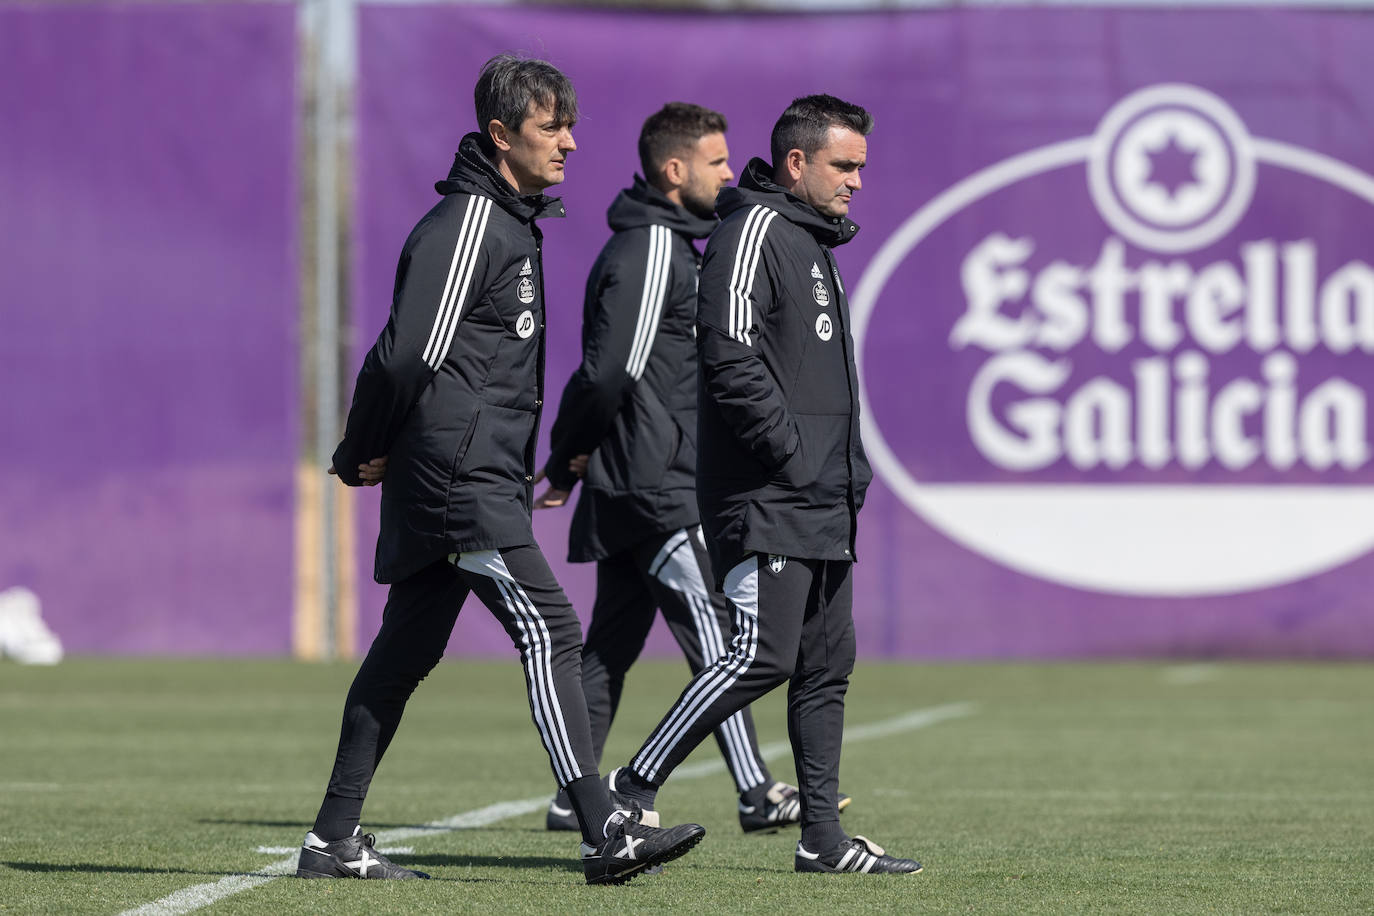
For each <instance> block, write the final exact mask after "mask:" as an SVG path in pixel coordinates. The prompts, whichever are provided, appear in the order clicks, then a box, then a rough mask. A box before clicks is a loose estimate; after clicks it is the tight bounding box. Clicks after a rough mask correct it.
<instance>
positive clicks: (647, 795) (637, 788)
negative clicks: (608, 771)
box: [614, 767, 658, 811]
mask: <svg viewBox="0 0 1374 916" xmlns="http://www.w3.org/2000/svg"><path fill="white" fill-rule="evenodd" d="M614 778H615V791H616V792H617V793H619V794H621V795H623V796H625V797H626V798H628V799H630V800H631V801H636V802H639V804H640V805H641V806H643V807H645V808H647V809H649V810H650V811H652V810H653V808H654V799H656V798H657V797H658V786H656V785H654V784H653V783H651V782H649V780H647V779H644V778H643V777H641V776H640V775H639V774H638V773H636V772H635V771H634V770H632V769H630V768H629V767H620V768H618V769H617V770H615V771H614Z"/></svg>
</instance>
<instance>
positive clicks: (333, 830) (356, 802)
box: [311, 792, 363, 843]
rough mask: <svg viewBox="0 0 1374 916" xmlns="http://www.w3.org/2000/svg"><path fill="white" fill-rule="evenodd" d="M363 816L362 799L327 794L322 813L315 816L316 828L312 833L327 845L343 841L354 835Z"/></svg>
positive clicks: (321, 806) (313, 828) (321, 807)
mask: <svg viewBox="0 0 1374 916" xmlns="http://www.w3.org/2000/svg"><path fill="white" fill-rule="evenodd" d="M362 816H363V800H362V799H361V798H346V797H344V796H342V795H335V794H334V793H333V792H326V793H325V795H324V802H323V803H321V805H320V812H319V813H318V814H316V815H315V826H314V827H312V828H311V833H313V834H315V836H317V837H319V838H320V839H322V840H324V841H325V842H326V843H332V842H334V841H335V840H342V839H344V838H345V837H350V836H352V835H353V828H354V827H357V826H358V821H360V820H361V819H362Z"/></svg>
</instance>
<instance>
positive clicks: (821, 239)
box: [716, 157, 859, 248]
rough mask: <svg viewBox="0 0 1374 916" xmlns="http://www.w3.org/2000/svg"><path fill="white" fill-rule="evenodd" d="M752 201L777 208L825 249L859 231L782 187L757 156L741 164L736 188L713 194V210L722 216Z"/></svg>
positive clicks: (838, 243) (746, 205) (846, 221)
mask: <svg viewBox="0 0 1374 916" xmlns="http://www.w3.org/2000/svg"><path fill="white" fill-rule="evenodd" d="M754 204H762V205H763V206H765V207H768V208H769V209H771V210H776V211H777V212H778V213H780V214H781V215H782V216H783V217H785V218H786V219H787V220H788V222H791V223H794V224H796V225H797V226H800V227H801V228H803V229H805V230H806V231H807V232H809V233H811V235H812V237H814V238H815V240H816V241H817V242H818V243H820V244H822V245H825V246H826V247H828V248H834V247H835V246H837V245H843V244H845V243H846V242H848V241H849V240H851V239H852V238H854V236H855V235H857V234H858V232H859V227H858V226H857V225H856V224H855V223H854V222H852V221H851V220H849V219H848V218H846V217H843V216H826V215H825V214H823V213H821V212H820V211H819V210H817V209H816V208H815V207H813V206H811V205H810V204H808V203H806V202H805V201H804V200H802V199H801V198H800V197H798V196H797V195H795V194H793V193H791V192H790V191H785V190H783V189H782V188H781V187H780V186H778V185H777V184H776V183H774V181H773V169H772V168H771V167H770V166H769V165H768V163H766V162H764V161H763V160H762V159H759V158H757V157H756V158H754V159H751V160H749V164H748V165H747V166H745V167H744V173H743V174H742V175H740V179H739V187H737V188H721V191H720V194H718V195H717V196H716V212H717V213H719V214H720V215H721V216H722V217H724V216H728V215H729V214H731V213H733V212H734V211H736V210H739V209H741V208H743V207H749V206H753V205H754Z"/></svg>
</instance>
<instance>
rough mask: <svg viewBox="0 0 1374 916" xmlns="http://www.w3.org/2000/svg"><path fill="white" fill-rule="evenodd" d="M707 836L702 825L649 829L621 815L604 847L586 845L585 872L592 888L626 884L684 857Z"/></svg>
mask: <svg viewBox="0 0 1374 916" xmlns="http://www.w3.org/2000/svg"><path fill="white" fill-rule="evenodd" d="M704 836H706V828H705V827H702V826H701V825H700V824H678V825H677V826H676V827H668V828H666V829H665V828H659V827H649V826H646V825H644V824H641V823H637V822H636V821H634V820H633V819H631V818H629V817H627V816H625V815H624V814H623V813H620V814H618V815H617V816H616V817H615V823H614V825H613V826H612V827H611V833H610V836H608V837H606V839H605V840H603V841H602V843H601V845H600V846H592V845H590V844H588V843H583V844H582V870H583V872H584V873H585V874H586V875H587V883H588V884H624V883H625V882H626V881H629V880H630V879H631V878H633V877H634V876H635V875H637V874H639V873H640V872H642V871H646V870H648V869H650V868H654V867H656V866H659V865H662V864H663V863H664V862H671V861H672V860H673V859H676V858H677V857H678V856H681V855H683V854H684V853H686V852H687V850H689V849H691V848H692V847H693V846H695V845H696V844H698V843H700V842H701V838H702V837H704Z"/></svg>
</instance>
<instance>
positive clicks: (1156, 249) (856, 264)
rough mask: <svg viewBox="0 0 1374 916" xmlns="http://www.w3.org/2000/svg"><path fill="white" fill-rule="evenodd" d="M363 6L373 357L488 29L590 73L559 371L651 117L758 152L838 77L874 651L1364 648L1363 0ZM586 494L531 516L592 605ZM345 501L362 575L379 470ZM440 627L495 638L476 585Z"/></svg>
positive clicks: (368, 595) (1314, 652) (1367, 297)
mask: <svg viewBox="0 0 1374 916" xmlns="http://www.w3.org/2000/svg"><path fill="white" fill-rule="evenodd" d="M359 36H360V48H359V50H360V58H359V67H360V71H359V96H358V118H359V121H358V123H359V149H358V171H357V175H358V188H357V198H356V207H357V209H356V221H355V225H356V226H357V236H356V258H355V274H354V278H353V279H354V283H353V291H354V296H353V301H354V303H355V328H354V333H355V342H356V345H357V358H359V359H360V358H361V354H362V352H364V351H365V349H366V347H367V346H369V345H370V344H371V341H372V339H373V338H374V337H375V334H376V332H377V330H378V329H379V328H380V327H381V325H382V323H383V322H384V321H385V316H386V310H387V308H388V305H389V300H390V292H391V284H392V278H393V271H394V267H395V258H396V254H397V252H398V250H399V247H400V244H401V242H402V241H403V239H404V238H405V236H406V234H407V232H408V231H409V229H410V227H411V226H412V225H413V224H414V222H415V221H416V220H417V219H418V217H419V216H420V215H421V214H423V213H424V212H425V210H427V209H428V207H429V206H431V204H432V202H433V200H434V194H433V191H432V183H433V181H434V180H435V179H436V178H438V177H441V176H442V175H443V174H445V172H446V170H447V168H448V166H449V163H450V161H451V157H452V153H453V150H454V149H455V148H456V146H457V143H458V140H459V138H460V137H461V135H462V134H463V133H465V132H467V131H469V130H471V129H473V127H474V124H473V114H472V100H471V99H472V96H471V87H472V84H473V81H474V79H475V76H476V73H477V70H478V68H479V67H480V65H481V63H482V62H483V61H484V60H485V59H486V58H487V57H489V56H490V55H491V54H493V53H496V52H498V51H502V50H523V51H527V52H531V53H534V54H537V55H538V56H542V57H546V58H548V59H549V60H551V61H553V62H554V63H555V64H557V65H558V66H559V67H560V68H562V69H563V70H564V71H565V72H566V73H567V74H568V75H569V76H570V77H571V78H572V80H573V82H574V84H575V85H576V86H577V88H578V91H579V99H580V104H581V108H582V115H583V117H582V121H581V122H580V123H579V124H578V125H577V128H576V131H575V136H576V139H577V142H578V145H579V149H578V151H577V152H576V153H574V154H573V156H572V157H571V159H570V160H569V166H568V170H567V174H568V178H567V181H566V183H565V184H564V185H562V186H560V187H559V188H558V189H557V193H559V194H560V195H561V196H563V198H564V200H565V202H566V204H567V210H568V217H567V218H566V219H565V220H561V221H555V222H551V223H550V224H547V225H546V227H545V231H546V234H547V239H548V241H547V243H546V247H545V258H546V260H545V276H546V278H547V280H546V296H547V300H548V309H549V317H548V327H549V343H548V378H549V384H550V390H549V391H548V393H547V395H546V402H547V403H549V404H556V403H557V402H558V394H559V390H560V388H561V385H562V383H563V382H564V381H565V380H566V379H567V377H568V375H569V374H570V373H571V372H572V370H573V369H574V367H575V366H576V364H577V361H578V340H579V328H578V321H579V316H580V313H581V295H582V285H583V281H584V279H585V276H586V272H587V270H588V268H589V267H590V265H591V263H592V261H593V259H594V257H595V255H596V253H597V251H598V249H599V248H600V246H601V244H602V243H603V242H604V240H605V238H606V237H607V234H608V230H607V228H606V225H605V218H604V215H605V210H606V207H607V205H608V204H609V203H610V201H611V199H612V198H613V197H614V195H615V193H616V192H617V190H618V189H620V188H621V187H624V186H626V185H627V184H628V183H629V181H630V177H631V175H632V173H633V172H634V171H635V170H636V169H637V162H636V156H635V139H636V137H637V135H638V130H639V127H640V124H641V123H642V122H643V119H644V118H645V117H646V116H647V115H648V114H650V113H651V112H653V111H654V110H656V109H657V108H658V107H659V106H661V105H662V104H663V103H664V102H666V101H670V100H685V101H693V102H697V103H700V104H703V105H707V106H709V107H712V108H716V109H718V110H720V111H721V112H723V113H724V114H725V115H726V116H727V117H728V118H729V120H730V125H731V129H730V131H729V134H728V139H729V143H730V147H731V151H732V164H733V165H734V166H735V169H736V171H738V170H739V169H740V168H741V167H742V166H743V165H744V163H745V162H746V161H747V160H748V158H749V157H751V156H755V155H766V150H767V142H768V135H769V131H770V130H771V127H772V124H773V122H774V121H775V120H776V118H777V116H778V114H779V113H780V112H781V111H782V109H783V108H784V107H785V106H786V105H787V104H788V103H789V102H790V101H791V100H792V99H793V98H794V97H796V96H800V95H805V94H809V93H814V92H828V93H831V94H833V95H837V96H839V97H841V98H844V99H846V100H849V101H852V102H856V103H859V104H862V105H864V106H865V107H867V108H868V109H869V110H870V111H872V112H873V114H874V115H875V118H876V122H877V127H876V129H875V131H874V132H873V134H872V136H871V137H869V145H868V166H867V168H866V169H865V171H864V173H863V182H864V188H863V190H862V191H860V192H859V193H858V194H857V195H856V197H855V200H854V204H853V208H852V210H851V214H850V215H851V217H852V218H854V219H855V221H856V222H858V223H859V225H860V226H862V227H863V228H862V231H861V232H860V233H859V235H858V236H857V238H856V239H855V241H854V242H853V243H852V244H849V245H846V246H844V247H843V248H841V249H839V250H838V251H837V259H838V261H839V264H840V269H841V271H842V272H843V275H844V283H845V286H846V288H847V289H848V291H849V296H850V300H851V304H852V310H853V319H854V336H855V338H856V349H857V353H858V355H859V363H860V375H861V381H862V384H863V390H864V411H865V413H864V436H865V444H866V446H867V449H868V453H869V456H870V458H871V460H872V463H873V465H874V470H875V474H876V477H875V481H874V484H873V488H872V490H871V491H870V494H869V499H868V503H867V505H866V507H865V509H864V511H863V514H862V516H861V519H860V537H859V551H858V555H859V563H858V566H857V567H856V590H855V621H856V627H857V632H858V639H859V646H860V654H861V657H867V658H879V657H905V658H927V659H940V658H992V657H1083V656H1115V657H1124V656H1147V655H1193V656H1211V655H1232V656H1327V657H1336V656H1349V657H1367V656H1369V655H1371V654H1374V610H1372V609H1371V602H1370V600H1369V598H1368V596H1367V591H1368V582H1369V581H1370V580H1371V578H1372V577H1374V556H1371V550H1374V521H1371V519H1374V453H1371V447H1370V430H1369V426H1370V409H1369V399H1370V394H1371V391H1374V361H1371V360H1370V358H1369V357H1370V354H1371V353H1374V267H1371V263H1374V250H1371V242H1370V239H1374V84H1371V83H1370V81H1369V80H1368V78H1367V73H1368V55H1369V48H1371V47H1374V18H1372V17H1369V16H1367V15H1363V14H1360V13H1339V12H1325V11H1323V12H1304V11H1296V10H1279V9H1263V10H1258V9H1256V10H1243V9H1235V10H1181V9H1155V10H1144V9H1140V10H1127V9H1119V8H1118V9H1092V8H1073V9H1043V8H1042V9H1025V8H1008V9H986V8H985V9H958V8H956V9H945V10H934V11H911V12H881V13H864V14H844V15H824V16H822V15H729V16H723V15H710V14H686V13H628V12H610V11H587V10H565V9H550V8H532V9H513V8H505V7H461V6H435V5H422V6H415V7H396V6H392V5H378V6H366V5H365V6H363V7H362V10H361V20H360V28H359ZM551 419H552V418H551V417H546V418H545V424H544V433H543V437H542V441H541V443H540V445H541V456H542V455H545V454H547V448H548V442H547V429H548V426H549V423H550V422H551ZM569 514H570V513H568V512H567V511H550V512H544V513H540V514H539V516H538V517H537V527H536V530H537V533H538V534H539V536H540V538H541V543H542V545H543V547H544V549H545V552H546V553H547V554H548V555H549V557H550V559H551V560H552V561H555V564H554V565H555V572H556V573H557V574H558V575H559V577H560V580H561V581H562V582H564V584H565V586H566V588H567V590H568V592H569V594H570V597H571V598H572V599H573V603H574V604H575V605H576V606H577V607H578V608H579V609H580V610H582V611H584V612H585V611H586V610H587V609H588V608H590V605H591V598H592V594H593V579H592V575H591V570H590V569H589V568H587V567H581V566H572V565H568V564H564V563H561V562H558V561H559V560H560V559H561V557H562V556H564V554H565V551H566V544H567V525H568V518H569ZM359 516H360V519H361V526H362V527H361V531H362V537H361V538H360V565H361V567H362V569H361V575H362V577H363V578H364V580H366V576H367V573H368V571H370V568H371V562H370V559H371V554H370V551H371V543H372V540H373V538H374V537H375V533H376V499H375V494H365V495H364V498H363V500H362V505H361V508H360V512H359ZM361 595H362V607H363V613H362V614H361V621H360V628H361V634H360V635H361V636H362V637H363V642H364V644H365V642H366V639H367V638H369V637H370V636H371V634H372V632H374V631H375V628H376V625H377V621H378V616H379V615H378V610H379V608H380V605H381V603H382V602H383V600H384V597H385V593H384V590H383V589H382V588H380V587H378V586H375V585H371V584H366V583H365V584H364V585H363V586H362V588H361ZM656 639H657V641H656V642H655V643H654V644H653V647H652V648H653V649H655V650H657V651H671V650H668V649H667V646H668V645H669V643H668V642H667V640H666V639H665V638H664V634H663V633H662V632H661V631H660V632H659V633H658V634H657V637H656ZM450 651H453V652H456V653H461V654H475V653H489V652H508V651H510V649H509V645H508V641H507V638H506V636H505V634H504V632H503V631H502V630H501V629H500V627H498V626H497V625H496V624H495V623H494V621H492V620H491V619H490V617H489V615H487V614H486V613H485V611H483V610H482V609H481V608H479V607H477V606H476V603H475V602H473V603H472V606H471V607H470V608H469V609H468V611H467V612H465V613H464V615H463V616H462V617H461V618H460V622H459V625H458V630H457V631H456V632H455V636H454V639H453V640H452V642H451V643H450Z"/></svg>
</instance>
